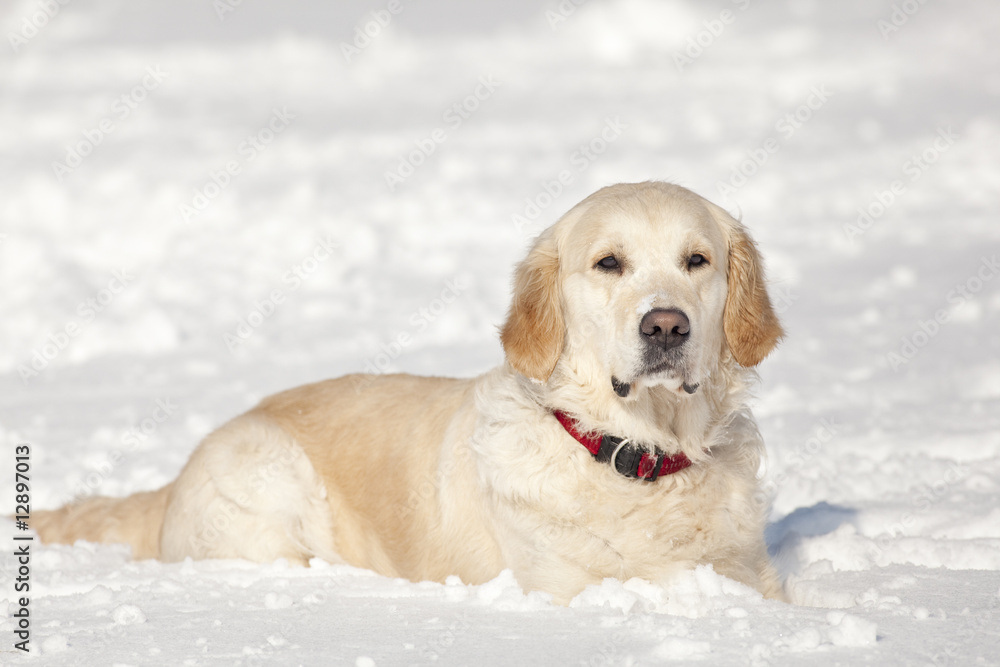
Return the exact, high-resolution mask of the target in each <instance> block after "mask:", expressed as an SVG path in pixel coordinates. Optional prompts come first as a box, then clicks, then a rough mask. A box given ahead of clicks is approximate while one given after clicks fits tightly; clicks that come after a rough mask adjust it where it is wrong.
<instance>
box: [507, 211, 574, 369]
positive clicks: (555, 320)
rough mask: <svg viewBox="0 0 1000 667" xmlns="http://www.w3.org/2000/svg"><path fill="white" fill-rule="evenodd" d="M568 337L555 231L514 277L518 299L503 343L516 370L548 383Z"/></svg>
mask: <svg viewBox="0 0 1000 667" xmlns="http://www.w3.org/2000/svg"><path fill="white" fill-rule="evenodd" d="M565 335H566V325H565V323H564V321H563V314H562V299H561V297H560V290H559V255H558V252H557V250H556V241H555V237H554V234H553V230H552V229H548V230H546V231H545V232H543V233H542V235H541V236H540V237H538V240H537V241H535V245H534V246H533V247H532V248H531V252H529V253H528V256H527V257H526V258H524V260H523V261H522V262H521V263H520V264H519V265H518V267H517V271H516V272H515V274H514V296H513V299H512V300H511V304H510V311H509V312H508V313H507V321H506V322H505V323H504V325H503V328H502V329H501V330H500V343H501V344H502V345H503V350H504V353H505V354H506V355H507V361H509V362H510V365H511V366H513V367H514V369H515V370H517V371H518V372H519V373H521V374H522V375H526V376H527V377H529V378H532V379H534V380H538V381H541V382H544V381H546V380H548V379H549V376H550V375H552V371H553V370H555V367H556V362H558V361H559V356H560V355H561V354H562V349H563V340H564V338H565Z"/></svg>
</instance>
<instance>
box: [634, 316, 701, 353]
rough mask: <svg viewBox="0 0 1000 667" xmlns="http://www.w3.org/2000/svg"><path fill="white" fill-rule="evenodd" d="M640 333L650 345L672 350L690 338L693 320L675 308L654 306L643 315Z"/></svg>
mask: <svg viewBox="0 0 1000 667" xmlns="http://www.w3.org/2000/svg"><path fill="white" fill-rule="evenodd" d="M639 333H641V334H642V335H643V338H644V339H645V340H646V342H647V343H649V345H651V346H653V347H655V348H659V349H661V350H670V349H672V348H675V347H677V346H679V345H683V344H684V341H686V340H687V339H688V334H689V333H691V321H690V320H689V319H688V317H687V315H685V314H684V313H683V312H681V311H679V310H676V309H674V308H670V309H666V308H654V309H653V310H651V311H649V312H648V313H646V314H645V315H643V316H642V321H641V322H640V323H639Z"/></svg>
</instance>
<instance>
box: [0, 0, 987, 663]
mask: <svg viewBox="0 0 1000 667" xmlns="http://www.w3.org/2000/svg"><path fill="white" fill-rule="evenodd" d="M60 1H61V2H66V4H60V2H57V1H56V0H48V2H47V4H46V3H43V2H41V1H40V0H26V1H23V2H11V3H7V4H5V6H4V9H3V14H2V16H0V27H2V29H3V36H4V44H3V45H0V91H2V94H0V285H2V289H0V442H2V444H3V454H2V456H3V457H5V459H6V460H5V461H4V463H3V468H4V469H5V470H11V469H12V468H13V457H14V453H13V451H14V449H13V448H14V446H15V445H16V444H19V443H30V445H31V449H32V459H31V466H32V468H31V470H32V472H31V476H32V480H33V483H32V500H33V506H34V507H36V508H51V507H55V506H58V505H60V504H61V503H63V502H65V501H67V500H69V499H71V498H72V497H74V496H85V495H90V494H94V493H99V494H105V495H115V496H117V495H125V494H128V493H131V492H134V491H138V490H144V489H153V488H156V487H158V486H160V485H162V484H164V483H166V482H167V481H169V480H170V479H172V478H173V477H174V476H175V475H176V474H177V472H178V471H179V469H180V468H181V466H182V465H183V463H184V461H185V460H186V459H187V457H188V455H189V454H190V452H191V450H192V449H193V448H194V447H195V446H196V444H197V443H198V441H199V439H200V438H201V437H203V436H204V435H205V434H206V433H207V432H208V431H209V430H211V429H212V428H213V427H214V426H216V425H219V424H220V423H222V422H223V421H224V420H226V419H228V418H230V417H232V416H234V415H236V414H237V413H239V412H241V411H243V410H245V409H247V408H249V407H250V406H252V405H253V404H254V403H255V402H256V401H258V400H259V399H260V398H262V397H263V396H266V395H268V394H270V393H273V392H275V391H277V390H280V389H283V388H287V387H290V386H293V385H297V384H301V383H304V382H309V381H314V380H319V379H322V378H327V377H331V376H336V375H340V374H343V373H347V372H351V371H360V370H363V369H365V368H366V367H368V368H369V369H371V368H375V369H376V370H387V369H388V370H402V371H408V372H414V373H436V374H445V375H458V376H471V375H474V374H477V373H479V372H482V371H484V370H485V369H487V368H489V367H490V366H492V365H494V364H496V363H498V362H499V361H500V360H501V358H502V356H501V351H500V346H499V344H498V341H497V333H496V327H497V325H498V324H499V323H500V322H501V320H502V317H503V314H504V312H505V309H506V306H507V300H508V297H509V286H510V275H511V270H512V267H513V265H514V263H515V262H516V261H517V260H518V259H520V258H521V257H522V256H523V254H524V251H525V248H526V246H527V243H528V241H529V240H530V238H531V236H532V235H533V234H535V233H537V232H538V231H539V230H540V229H542V228H543V227H545V226H547V225H548V224H549V223H551V222H552V221H554V220H555V219H556V218H558V217H559V215H561V214H562V213H563V212H564V211H565V210H567V209H568V208H569V207H570V206H572V205H573V204H574V203H575V202H577V201H578V200H580V199H581V198H583V197H584V196H586V195H587V194H589V193H590V192H591V191H593V190H595V189H597V188H598V187H601V186H603V185H606V184H609V183H614V182H619V181H635V180H646V179H650V178H656V179H665V180H671V181H674V182H678V183H681V184H682V185H685V186H688V187H690V188H692V189H694V190H695V191H697V192H699V193H701V194H702V195H705V196H707V197H709V198H710V199H713V200H714V201H716V202H718V203H720V204H722V205H724V206H726V207H727V208H729V209H730V210H732V211H734V212H738V213H740V214H742V217H743V219H744V221H745V223H746V224H747V225H748V226H749V227H750V229H751V230H752V232H753V233H754V235H755V237H756V238H757V240H758V241H759V243H760V246H761V248H762V250H763V252H764V255H765V257H766V259H767V261H768V265H769V272H770V277H771V279H772V283H773V284H772V293H773V295H774V299H775V301H776V303H777V304H778V307H779V310H780V311H781V313H782V318H783V320H784V323H785V325H786V328H787V331H788V337H787V340H786V341H785V342H784V343H783V345H782V346H781V347H780V349H779V350H778V351H777V352H776V353H775V354H774V355H773V356H772V357H771V358H770V359H769V360H767V361H766V362H765V363H764V364H763V366H762V369H761V375H762V383H761V386H760V389H759V392H758V394H759V398H758V400H757V405H756V414H757V415H758V418H759V421H760V423H761V427H762V430H763V432H764V435H765V440H766V441H767V443H768V450H769V453H770V464H769V473H768V474H769V479H770V480H771V483H770V484H769V488H771V489H773V490H774V509H773V515H772V521H773V523H772V525H771V527H770V528H769V535H768V536H769V542H770V544H771V545H772V548H773V551H774V552H775V554H776V559H777V561H778V562H779V564H780V567H781V570H782V573H783V574H784V575H785V576H786V577H787V579H788V588H789V591H790V593H791V595H792V597H793V599H794V600H795V601H796V602H797V603H798V606H789V605H784V604H779V603H773V602H765V601H763V600H761V599H760V597H759V596H758V595H757V594H755V593H753V592H751V591H749V590H746V589H744V588H742V587H741V586H739V585H737V584H735V583H733V582H730V581H728V580H725V579H722V578H720V577H718V576H717V575H715V574H714V572H712V571H711V570H709V569H700V570H698V571H696V572H693V573H690V574H689V575H687V576H684V577H682V578H681V579H679V580H678V581H677V582H676V584H675V585H674V586H673V587H672V588H671V589H670V590H663V589H659V588H655V587H652V586H650V585H649V584H646V583H645V582H641V581H632V582H628V583H626V584H622V583H620V582H607V583H605V585H603V586H602V587H599V588H595V589H591V590H588V591H587V592H585V593H584V594H582V595H581V596H580V597H579V598H578V599H577V600H576V601H575V602H574V604H573V605H572V606H571V607H570V608H563V607H556V606H553V605H551V604H550V603H549V602H548V601H547V600H546V599H545V598H544V596H539V595H538V594H527V595H526V594H524V593H523V592H522V591H521V590H520V589H519V588H518V587H517V586H516V584H514V583H513V581H512V580H511V579H510V578H509V577H506V576H501V577H500V578H499V579H497V580H495V581H493V582H491V583H489V584H486V585H484V586H480V587H467V586H465V585H463V584H461V583H460V582H457V581H453V582H449V583H448V584H447V585H440V584H428V583H425V584H413V583H408V582H404V581H396V580H391V579H386V578H381V577H377V576H375V575H373V574H371V573H368V572H365V571H362V570H355V569H351V568H343V567H333V566H327V565H324V564H322V563H317V564H316V567H313V568H310V569H307V570H303V569H294V568H288V567H285V566H284V565H283V564H282V563H277V564H273V565H255V564H250V563H245V562H194V563H192V562H188V563H182V564H170V565H166V564H161V563H157V562H140V563H134V562H130V561H129V560H128V557H127V551H126V550H125V549H124V548H119V547H107V546H101V547H98V546H94V545H87V544H80V545H77V546H72V547H69V546H66V547H45V548H43V547H41V546H38V545H35V546H34V547H33V554H34V555H33V560H32V590H31V593H32V595H31V614H32V643H31V647H32V651H33V652H34V653H35V654H36V655H35V656H33V657H37V656H38V654H40V657H37V659H35V660H34V661H33V663H32V664H39V665H79V664H109V665H110V664H122V665H125V664H128V665H140V664H151V665H158V664H171V665H181V664H183V665H214V664H241V665H264V664H282V665H286V664H287V665H293V664H306V665H331V664H336V665H352V666H353V665H356V666H357V667H370V666H371V665H379V666H385V665H404V664H426V665H430V664H435V665H467V664H482V665H507V664H538V665H554V664H567V665H577V664H579V665H650V664H658V663H661V662H667V661H671V660H679V661H681V662H703V663H705V664H713V665H715V664H719V665H745V664H750V665H779V664H810V665H836V664H842V665H857V664H879V665H914V664H934V665H975V664H998V657H997V656H1000V275H998V274H1000V266H998V264H997V260H998V255H1000V216H998V208H1000V198H998V194H1000V49H998V47H997V46H996V35H997V34H998V33H1000V8H998V7H997V5H996V3H992V2H988V1H986V0H983V1H980V2H974V1H971V0H967V1H961V0H955V1H951V0H930V1H927V2H918V1H917V0H905V1H900V2H896V3H895V4H894V3H893V2H889V1H888V0H879V1H877V2H871V1H864V0H849V1H845V2H837V3H833V2H827V3H821V2H819V1H818V0H789V1H787V2H764V1H762V0H750V1H749V2H748V1H747V0H738V1H736V2H729V1H721V0H718V1H714V2H694V0H687V1H683V2H682V1H670V2H655V1H653V0H611V1H607V2H602V1H600V0H591V1H590V2H586V3H583V2H580V0H577V3H578V4H580V6H579V7H577V6H576V5H575V4H574V3H573V2H570V1H568V0H566V1H564V2H562V3H561V4H560V3H557V2H555V1H554V0H553V1H551V2H541V3H531V2H527V0H518V1H517V2H502V0H491V1H490V2H476V3H471V2H465V3H462V2H459V1H458V0H420V1H419V2H417V1H414V2H412V3H411V2H410V1H409V0H400V2H399V4H396V3H390V2H388V0H386V1H375V2H353V3H346V2H344V3H339V2H338V3H333V2H330V3H322V2H319V1H318V0H315V1H312V2H308V1H298V2H284V3H276V2H275V3H254V2H248V1H247V2H242V3H240V2H237V0H216V1H215V2H214V3H213V2H212V1H210V0H202V1H197V2H196V1H194V0H172V1H171V2H170V3H146V2H128V1H126V0H101V1H98V0H73V1H72V2H68V0H60ZM390 6H392V7H393V8H395V9H401V11H399V13H396V14H391V13H389V11H388V8H389V7H390ZM372 12H376V14H373V13H372ZM379 12H381V13H380V14H379ZM379 16H381V17H382V21H383V23H387V25H385V26H384V27H380V26H378V25H377V23H376V21H377V20H378V17H379ZM386 17H391V20H389V21H386ZM37 26H40V27H37ZM366 27H367V28H368V29H369V30H370V31H371V32H373V33H376V34H374V36H372V37H370V38H368V39H367V41H365V40H362V39H360V38H358V32H357V31H364V30H365V28H366ZM356 39H357V44H359V45H360V46H357V45H355V44H353V42H354V41H355V40H356ZM344 45H350V48H346V49H345V47H344ZM352 48H353V49H356V50H353V51H352V50H351V49H352ZM477 93H478V96H477ZM456 105H457V106H456ZM420 146H423V147H424V152H425V153H426V152H430V151H429V146H433V148H434V150H433V152H432V153H431V154H430V155H427V156H424V155H422V154H418V153H414V151H418V150H420V149H419V147H420ZM416 162H419V163H420V164H419V165H417V166H416V167H415V168H414V169H412V173H410V170H409V169H408V167H409V166H411V165H412V164H413V163H416ZM401 163H410V164H403V165H402V167H401ZM227 170H228V171H227ZM391 172H395V173H396V174H397V176H399V175H401V174H402V175H404V176H405V177H403V178H402V180H401V182H400V179H398V178H392V177H387V173H391ZM562 172H565V173H562ZM561 173H562V176H563V181H564V182H565V183H567V185H559V186H556V185H553V183H554V182H556V181H558V179H559V178H560V174H561ZM560 189H561V191H559V190H560ZM547 190H548V191H551V192H552V193H555V194H554V196H549V193H548V192H547ZM331 246H334V249H333V250H332V251H328V250H327V248H329V247H331ZM456 285H457V287H455V286H456ZM449 286H450V287H449ZM446 289H452V290H457V291H458V292H459V296H458V298H456V299H454V300H453V302H452V303H450V304H447V305H445V304H444V302H443V301H442V294H443V293H444V292H445V290H446ZM445 296H447V294H445ZM403 334H405V336H404V335H403ZM401 337H402V338H401ZM400 340H405V341H409V343H408V344H405V345H402V344H399V341H400ZM163 406H167V407H166V409H164V407H163ZM12 482H13V480H12V474H10V473H4V474H3V475H0V499H2V503H3V504H4V510H3V511H4V512H8V511H10V510H11V509H12V505H13V496H14V489H13V484H12ZM9 526H10V524H6V525H5V534H6V530H7V527H9ZM11 530H13V529H12V528H11ZM2 539H3V540H9V539H10V538H9V537H2ZM12 544H13V542H7V544H6V545H0V551H2V552H3V553H4V554H8V555H6V556H4V557H2V559H0V564H2V566H3V569H2V571H0V572H2V574H0V596H3V598H5V599H7V600H10V599H11V598H12V597H13V582H12V580H11V576H12V568H13V560H12V559H11V556H10V555H9V553H10V552H11V551H12V547H10V546H9V545H12ZM3 608H4V607H3V606H2V605H0V609H3ZM14 609H15V607H14V606H13V605H11V606H10V607H9V611H10V612H13V610H14ZM0 641H2V643H0V663H3V664H21V663H23V662H26V661H27V660H28V658H27V657H26V656H23V655H21V654H20V652H18V651H14V650H13V648H12V646H13V643H14V641H15V638H14V635H13V624H12V622H11V620H10V618H9V617H8V618H0Z"/></svg>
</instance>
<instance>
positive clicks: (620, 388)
mask: <svg viewBox="0 0 1000 667" xmlns="http://www.w3.org/2000/svg"><path fill="white" fill-rule="evenodd" d="M644 378H648V379H650V380H651V381H652V382H651V383H652V384H667V383H668V381H670V380H674V381H677V380H679V381H680V383H679V385H678V386H677V388H676V390H677V392H678V393H680V392H681V391H683V392H684V393H685V394H689V395H690V394H693V393H695V392H696V391H698V387H700V386H701V384H700V383H698V382H693V381H692V380H691V379H690V378H689V377H688V373H687V371H686V369H685V368H684V364H682V363H679V361H678V360H676V359H663V360H661V361H659V362H658V363H655V364H652V365H646V366H645V367H644V368H643V369H642V370H641V371H639V373H638V374H637V375H636V376H635V377H634V378H632V379H631V380H627V381H626V380H621V379H619V378H618V377H617V376H615V375H612V376H611V388H612V389H613V390H614V392H615V393H616V394H618V395H619V396H621V397H622V398H626V397H628V395H629V394H630V393H631V392H632V389H633V387H634V385H635V384H636V382H638V381H639V380H641V379H644Z"/></svg>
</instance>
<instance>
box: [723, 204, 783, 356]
mask: <svg viewBox="0 0 1000 667" xmlns="http://www.w3.org/2000/svg"><path fill="white" fill-rule="evenodd" d="M710 209H711V211H712V213H713V214H714V215H715V218H716V219H717V220H718V221H719V223H720V224H721V225H722V228H723V229H724V230H725V232H726V239H727V243H728V245H729V270H728V282H729V295H728V296H727V297H726V309H725V313H724V315H723V326H724V328H725V333H726V342H727V343H728V344H729V350H730V352H732V355H733V358H734V359H736V362H737V363H738V364H739V365H740V366H744V367H746V368H750V367H752V366H756V365H757V364H759V363H760V362H761V361H763V360H764V357H766V356H767V355H768V354H770V352H771V350H773V349H774V347H775V345H777V344H778V341H779V340H781V338H782V336H784V331H782V329H781V324H780V323H779V322H778V316H777V315H775V313H774V308H772V307H771V299H770V298H768V296H767V284H766V282H765V280H764V265H763V262H762V261H761V258H760V253H759V252H758V251H757V245H756V244H755V243H754V242H753V239H751V238H750V235H749V234H747V231H746V229H745V228H744V227H743V225H742V224H741V223H740V222H739V221H738V220H736V219H735V218H733V216H731V215H729V213H727V212H726V211H725V210H723V209H722V208H721V207H719V206H716V205H715V204H710Z"/></svg>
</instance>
